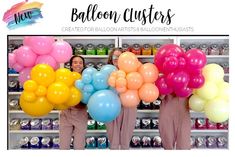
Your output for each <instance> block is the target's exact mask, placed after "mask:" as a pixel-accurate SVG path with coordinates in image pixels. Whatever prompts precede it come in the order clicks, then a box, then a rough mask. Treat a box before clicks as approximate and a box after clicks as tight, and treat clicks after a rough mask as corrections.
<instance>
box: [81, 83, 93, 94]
mask: <svg viewBox="0 0 235 157" xmlns="http://www.w3.org/2000/svg"><path fill="white" fill-rule="evenodd" d="M83 91H84V92H87V93H93V92H94V91H95V89H94V87H93V86H92V85H91V84H86V85H84V87H83Z"/></svg>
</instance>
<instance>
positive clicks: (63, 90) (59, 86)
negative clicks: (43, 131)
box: [47, 82, 71, 104]
mask: <svg viewBox="0 0 235 157" xmlns="http://www.w3.org/2000/svg"><path fill="white" fill-rule="evenodd" d="M70 94H71V93H70V90H69V87H68V86H67V85H66V84H64V83H63V82H55V83H52V84H51V85H50V86H49V87H48V89H47V99H48V100H49V101H50V102H51V103H53V104H62V103H65V102H66V101H68V99H69V97H70Z"/></svg>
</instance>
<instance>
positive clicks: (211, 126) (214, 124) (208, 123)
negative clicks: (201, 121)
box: [206, 118, 217, 130]
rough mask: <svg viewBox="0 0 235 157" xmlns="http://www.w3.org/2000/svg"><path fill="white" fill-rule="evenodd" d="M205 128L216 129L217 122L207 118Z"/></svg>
mask: <svg viewBox="0 0 235 157" xmlns="http://www.w3.org/2000/svg"><path fill="white" fill-rule="evenodd" d="M206 128H207V129H213V130H214V129H217V124H216V123H214V122H211V121H210V120H209V119H208V118H207V119H206Z"/></svg>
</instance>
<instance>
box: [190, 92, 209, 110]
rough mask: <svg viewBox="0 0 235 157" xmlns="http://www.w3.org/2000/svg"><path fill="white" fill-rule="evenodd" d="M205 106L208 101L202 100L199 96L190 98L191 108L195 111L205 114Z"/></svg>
mask: <svg viewBox="0 0 235 157" xmlns="http://www.w3.org/2000/svg"><path fill="white" fill-rule="evenodd" d="M205 105H206V101H205V100H204V99H202V98H200V97H199V96H198V95H195V94H194V95H192V96H191V97H190V98H189V107H190V109H191V110H193V111H196V112H203V111H204V106H205Z"/></svg>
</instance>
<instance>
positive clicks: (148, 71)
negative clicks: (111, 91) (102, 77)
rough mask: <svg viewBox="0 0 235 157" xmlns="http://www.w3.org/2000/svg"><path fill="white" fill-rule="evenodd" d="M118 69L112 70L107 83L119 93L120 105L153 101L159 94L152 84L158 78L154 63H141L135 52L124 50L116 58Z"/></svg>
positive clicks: (129, 105)
mask: <svg viewBox="0 0 235 157" xmlns="http://www.w3.org/2000/svg"><path fill="white" fill-rule="evenodd" d="M118 67H119V70H118V71H115V72H112V74H111V75H110V77H109V80H108V83H109V85H110V86H111V87H113V88H115V89H116V90H117V92H118V93H120V99H121V102H122V105H123V106H125V107H136V106H137V105H138V104H139V102H140V100H143V101H145V102H153V101H154V100H156V99H157V98H158V96H159V91H158V88H157V87H156V86H155V85H154V84H153V83H154V82H155V81H156V80H157V78H158V69H157V68H156V67H155V66H154V64H151V63H146V64H143V65H142V64H141V63H140V62H139V61H138V59H137V57H136V56H135V54H133V53H131V52H124V53H122V54H121V55H120V56H119V58H118Z"/></svg>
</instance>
